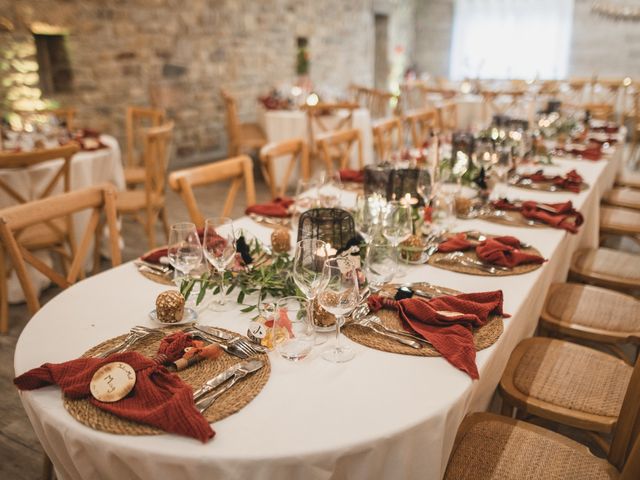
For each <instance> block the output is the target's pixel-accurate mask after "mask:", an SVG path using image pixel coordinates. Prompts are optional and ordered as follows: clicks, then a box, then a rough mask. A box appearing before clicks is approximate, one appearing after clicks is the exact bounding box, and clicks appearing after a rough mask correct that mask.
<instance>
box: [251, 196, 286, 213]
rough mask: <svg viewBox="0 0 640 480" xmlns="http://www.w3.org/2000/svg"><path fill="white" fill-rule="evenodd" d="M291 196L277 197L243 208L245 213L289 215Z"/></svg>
mask: <svg viewBox="0 0 640 480" xmlns="http://www.w3.org/2000/svg"><path fill="white" fill-rule="evenodd" d="M293 202H294V200H293V198H288V197H278V198H276V199H275V200H274V201H272V202H268V203H262V204H256V205H251V206H250V207H248V208H247V209H246V210H245V213H246V214H247V215H249V214H250V213H256V214H258V215H265V216H267V217H289V216H291V214H290V213H289V207H290V206H291V205H293Z"/></svg>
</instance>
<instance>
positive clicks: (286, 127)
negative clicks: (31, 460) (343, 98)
mask: <svg viewBox="0 0 640 480" xmlns="http://www.w3.org/2000/svg"><path fill="white" fill-rule="evenodd" d="M352 120H353V128H357V129H358V130H360V134H361V135H362V156H363V161H364V164H365V165H367V164H369V163H373V133H372V131H371V116H370V114H369V110H367V109H366V108H358V109H356V110H354V111H353V118H352ZM259 121H260V124H261V126H262V128H263V129H264V132H265V134H266V135H267V139H268V140H269V142H281V141H283V140H290V139H292V138H303V139H305V140H306V141H307V142H308V141H309V126H308V118H307V114H306V112H304V111H302V110H264V109H261V110H260V115H259ZM324 123H326V124H327V125H330V120H329V121H325V122H324ZM356 155H357V152H356V148H355V147H354V152H353V154H352V157H351V159H352V160H351V163H352V167H353V168H358V167H357V156H356ZM318 168H322V166H319V165H314V164H313V162H312V163H311V172H312V174H313V172H314V170H318ZM285 170H286V163H285V162H276V166H275V176H276V179H277V181H278V183H279V180H280V179H281V178H282V176H283V175H284V173H285ZM298 178H299V175H298V173H297V170H296V171H295V172H294V173H293V175H291V180H292V181H296V180H297V179H298Z"/></svg>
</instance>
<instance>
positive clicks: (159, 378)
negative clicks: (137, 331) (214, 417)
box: [13, 332, 215, 442]
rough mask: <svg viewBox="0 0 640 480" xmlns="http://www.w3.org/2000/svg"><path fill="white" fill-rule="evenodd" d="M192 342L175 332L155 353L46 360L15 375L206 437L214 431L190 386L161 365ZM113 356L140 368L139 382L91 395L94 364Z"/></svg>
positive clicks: (19, 380) (28, 383)
mask: <svg viewBox="0 0 640 480" xmlns="http://www.w3.org/2000/svg"><path fill="white" fill-rule="evenodd" d="M193 345H194V343H193V340H192V339H191V337H190V336H188V335H186V334H185V333H183V332H177V333H174V334H172V335H169V336H167V337H165V338H164V339H163V340H162V342H161V343H160V347H159V348H158V355H157V356H156V358H154V359H151V358H148V357H145V356H144V355H141V354H140V353H137V352H125V353H116V354H113V355H109V356H108V357H107V358H77V359H75V360H71V361H68V362H64V363H45V364H44V365H42V366H41V367H38V368H34V369H32V370H29V371H28V372H26V373H23V374H22V375H20V376H18V377H16V378H15V379H14V380H13V383H14V384H15V385H16V386H17V387H18V388H19V389H20V390H35V389H36V388H41V387H45V386H47V385H54V384H55V385H58V386H60V388H62V391H63V392H64V393H65V395H67V396H68V397H70V398H72V399H81V398H86V399H88V400H89V402H91V403H92V404H93V405H95V406H96V407H98V408H100V409H101V410H104V411H107V412H110V413H112V414H114V415H116V416H118V417H122V418H125V419H127V420H133V421H134V422H139V423H144V424H146V425H151V426H153V427H157V428H160V429H161V430H164V431H165V432H169V433H176V434H178V435H184V436H187V437H192V438H195V439H198V440H200V441H201V442H206V441H208V440H209V439H210V438H212V437H213V436H214V435H215V432H214V431H213V430H212V429H211V426H210V425H209V423H208V422H207V420H206V419H205V418H204V417H203V416H202V414H201V413H200V412H198V410H197V409H196V408H195V405H194V403H193V391H192V389H191V387H190V386H189V385H187V384H186V383H184V382H183V381H182V380H181V379H180V377H178V376H177V375H175V374H173V373H170V372H169V371H168V370H167V369H166V368H165V367H163V366H162V365H161V363H166V362H173V361H175V360H177V359H179V358H180V357H182V355H183V352H184V349H185V348H187V347H190V346H193ZM110 362H124V363H127V364H129V365H130V366H131V367H132V368H133V369H134V370H135V372H136V384H135V386H134V387H133V390H132V391H131V392H130V393H129V394H128V395H127V396H126V397H124V398H123V399H121V400H118V401H117V402H112V403H107V402H101V401H99V400H97V399H95V398H93V397H92V396H91V391H90V387H89V384H90V382H91V378H92V377H93V374H94V373H95V372H96V370H98V369H99V368H100V367H102V366H103V365H105V364H107V363H110Z"/></svg>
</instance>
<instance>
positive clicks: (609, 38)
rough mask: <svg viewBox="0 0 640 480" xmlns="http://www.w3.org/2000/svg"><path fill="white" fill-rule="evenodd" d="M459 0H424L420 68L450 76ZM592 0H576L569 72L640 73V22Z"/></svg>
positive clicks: (418, 48)
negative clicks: (602, 10) (596, 8)
mask: <svg viewBox="0 0 640 480" xmlns="http://www.w3.org/2000/svg"><path fill="white" fill-rule="evenodd" d="M454 4H455V0H420V1H418V4H417V5H418V7H417V11H416V39H415V62H416V65H417V67H418V71H419V72H427V73H430V74H432V75H438V76H448V74H449V54H450V50H451V33H452V25H453V15H454ZM592 4H593V1H592V0H575V3H574V14H573V26H572V39H571V54H570V55H571V56H570V60H569V76H591V75H594V74H597V75H600V76H603V77H622V76H627V75H629V76H632V77H634V76H635V77H638V76H640V24H638V23H637V22H635V23H632V22H614V21H612V20H609V19H605V18H600V17H597V16H595V15H593V14H591V12H590V10H591V5H592Z"/></svg>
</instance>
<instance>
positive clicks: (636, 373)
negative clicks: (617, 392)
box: [609, 360, 640, 478]
mask: <svg viewBox="0 0 640 480" xmlns="http://www.w3.org/2000/svg"><path fill="white" fill-rule="evenodd" d="M639 438H640V361H639V360H636V364H635V367H634V368H633V373H632V374H631V379H630V380H629V385H628V386H627V391H626V393H625V396H624V400H623V402H622V408H621V409H620V415H619V416H618V421H617V422H616V426H615V428H614V431H613V438H612V440H611V448H610V449H609V462H611V463H612V464H613V465H614V466H615V467H616V468H618V470H622V467H623V466H624V465H625V462H626V461H627V458H628V456H629V452H630V450H631V449H632V447H633V445H634V443H636V442H637V441H638V440H639ZM636 478H637V477H636Z"/></svg>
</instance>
